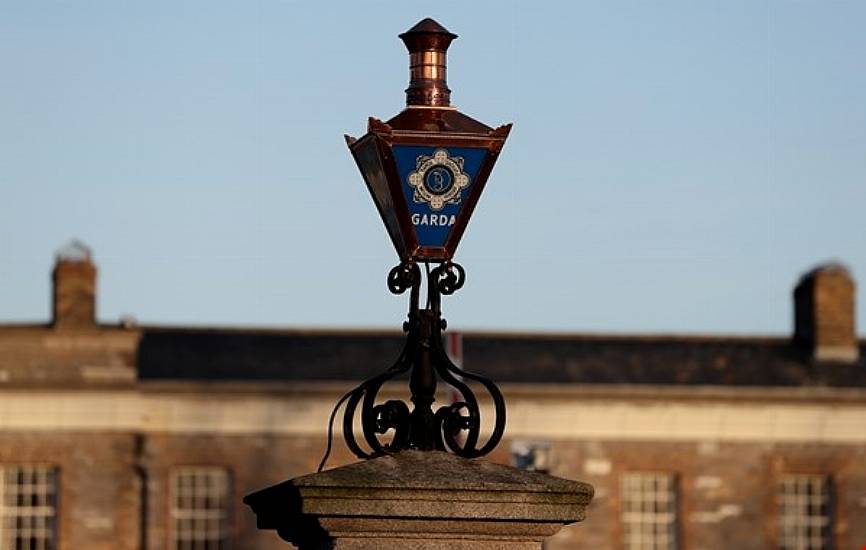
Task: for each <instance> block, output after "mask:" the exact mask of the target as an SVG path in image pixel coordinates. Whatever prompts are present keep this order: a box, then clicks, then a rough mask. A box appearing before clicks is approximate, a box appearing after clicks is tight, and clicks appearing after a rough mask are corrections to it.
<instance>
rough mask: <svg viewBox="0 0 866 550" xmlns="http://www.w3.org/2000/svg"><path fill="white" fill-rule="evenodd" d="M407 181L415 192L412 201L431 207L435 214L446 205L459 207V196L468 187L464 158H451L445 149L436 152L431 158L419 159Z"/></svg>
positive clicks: (421, 156) (423, 157) (422, 157)
mask: <svg viewBox="0 0 866 550" xmlns="http://www.w3.org/2000/svg"><path fill="white" fill-rule="evenodd" d="M408 181H409V185H410V186H411V187H412V188H413V189H414V190H415V193H414V195H413V197H412V198H413V200H414V201H415V202H419V203H425V202H426V203H428V204H429V205H430V209H431V210H434V211H435V210H442V208H444V207H445V205H446V204H460V192H461V191H463V189H465V188H466V187H468V186H469V176H467V175H466V173H465V172H463V157H450V156H448V151H446V150H445V149H436V150H435V151H433V154H432V155H430V156H427V155H419V156H418V160H417V162H416V164H415V171H414V172H411V173H410V174H409V178H408Z"/></svg>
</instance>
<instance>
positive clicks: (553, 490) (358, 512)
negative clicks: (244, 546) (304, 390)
mask: <svg viewBox="0 0 866 550" xmlns="http://www.w3.org/2000/svg"><path fill="white" fill-rule="evenodd" d="M592 495H593V489H592V486H590V485H588V484H586V483H581V482H577V481H569V480H566V479H561V478H557V477H553V476H549V475H545V474H541V473H537V472H527V471H523V470H518V469H516V468H511V467H508V466H502V465H499V464H493V463H490V462H487V461H485V460H482V459H474V460H469V459H465V458H460V457H458V456H455V455H452V454H448V453H443V452H438V451H403V452H401V453H398V454H394V455H388V456H382V457H379V458H374V459H371V460H366V461H363V462H358V463H355V464H351V465H348V466H344V467H341V468H336V469H333V470H328V471H325V472H322V473H319V474H311V475H306V476H302V477H298V478H295V479H291V480H289V481H286V482H283V483H280V484H279V485H274V486H272V487H268V488H267V489H263V490H261V491H258V492H256V493H253V494H250V495H248V496H247V497H246V498H245V499H244V502H245V503H246V504H248V505H249V506H250V507H251V508H252V509H253V512H255V514H256V516H257V520H258V527H259V528H260V529H274V530H276V531H277V533H279V535H280V537H282V538H283V539H284V540H286V541H288V542H291V543H293V544H295V545H297V546H298V547H299V548H301V550H320V549H330V550H397V549H410V548H411V549H413V550H415V549H423V550H446V549H447V550H469V549H480V550H540V549H541V547H542V541H543V540H544V539H545V538H547V537H549V536H551V535H553V534H554V533H556V532H557V531H559V530H560V529H561V528H562V527H563V526H564V525H566V524H569V523H573V522H576V521H581V520H583V519H584V517H585V513H586V507H587V505H588V504H589V502H590V500H591V499H592Z"/></svg>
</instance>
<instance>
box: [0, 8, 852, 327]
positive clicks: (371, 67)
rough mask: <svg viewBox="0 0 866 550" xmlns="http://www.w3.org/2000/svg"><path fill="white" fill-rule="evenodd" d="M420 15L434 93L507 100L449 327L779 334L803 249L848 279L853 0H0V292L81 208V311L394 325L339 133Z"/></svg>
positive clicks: (396, 98) (397, 303)
mask: <svg viewBox="0 0 866 550" xmlns="http://www.w3.org/2000/svg"><path fill="white" fill-rule="evenodd" d="M426 16H432V17H434V18H435V19H437V20H438V21H439V22H440V23H442V24H443V25H444V26H446V27H447V28H448V29H450V30H451V31H453V32H455V33H457V34H459V35H460V38H459V39H458V40H457V41H455V42H454V44H453V45H452V47H451V50H450V55H449V84H450V87H451V88H452V90H453V94H452V100H453V102H454V103H455V104H456V105H457V106H458V107H459V108H460V109H461V110H463V111H464V112H466V113H468V114H470V115H472V116H474V117H476V118H478V119H479V120H481V121H483V122H486V123H488V124H490V125H495V124H500V123H503V122H510V121H513V122H514V123H515V128H514V132H513V133H512V137H511V138H510V140H509V143H508V144H507V145H506V148H505V150H504V152H503V155H502V156H501V158H500V161H499V164H498V165H497V167H496V169H495V170H494V173H493V176H492V179H491V181H490V183H489V184H488V186H487V189H486V192H485V195H484V197H482V200H481V203H480V204H479V207H478V209H477V210H476V214H475V216H474V218H473V220H472V223H471V224H470V227H469V230H468V231H467V233H466V236H465V237H464V240H463V242H462V244H461V247H460V249H459V250H458V254H457V260H458V261H460V262H461V263H462V264H463V265H464V266H465V267H466V268H467V271H468V275H469V282H468V284H467V285H466V287H465V288H464V289H463V290H462V291H461V292H460V293H458V294H457V295H456V296H455V297H453V298H451V299H448V300H447V301H446V303H445V309H446V316H447V317H448V318H449V320H450V321H451V326H453V327H459V328H483V329H505V330H522V329H530V330H555V331H593V332H608V331H614V332H653V333H657V332H684V333H695V332H698V333H707V332H712V333H716V332H721V333H770V334H787V333H789V332H790V327H791V304H790V292H791V289H792V287H793V285H794V284H795V283H796V280H797V278H798V277H799V275H800V274H801V273H802V272H803V271H804V270H806V269H809V268H811V267H813V266H814V265H815V264H816V263H819V262H822V261H827V260H840V261H842V262H844V263H845V264H847V265H848V266H849V267H850V268H851V270H852V271H853V273H854V275H855V276H856V277H858V278H859V280H860V282H861V286H862V287H866V32H864V22H866V2H859V1H852V2H837V1H827V2H818V1H809V2H781V1H780V2H760V1H754V0H749V1H742V2H741V1H728V2H709V1H707V2H694V1H681V2H643V1H632V2H606V1H605V2H601V1H600V2H592V3H589V2H561V3H552V2H528V1H519V2H495V3H494V2H489V3H488V2H465V1H464V2H423V3H421V2H347V3H344V4H337V3H325V2H307V1H305V2H289V1H285V2H220V1H214V0H209V1H206V2H205V1H202V2H159V1H148V2H117V1H113V0H112V1H104V2H72V1H66V2H41V1H33V2H4V3H2V4H0V67H2V76H0V78H2V85H0V320H2V321H4V322H8V321H32V320H45V319H47V318H48V316H49V271H50V268H51V264H52V261H53V253H54V251H55V250H57V249H58V248H59V247H60V246H61V245H62V244H64V243H65V242H66V241H68V240H69V239H70V238H73V237H77V238H79V239H82V240H83V241H85V242H86V243H87V244H89V245H90V246H91V247H92V248H93V250H94V254H95V259H96V261H97V262H98V264H99V267H100V281H99V284H100V290H99V317H100V318H101V319H102V320H104V321H112V320H115V319H117V318H118V317H119V316H120V315H122V314H126V313H129V314H132V315H134V316H135V317H136V318H138V319H139V321H140V322H143V323H166V324H196V325H210V324H220V325H248V326H298V325H303V326H358V327H368V326H376V327H398V326H399V324H400V322H401V320H402V317H403V315H404V311H405V307H406V306H405V297H394V296H392V295H390V294H389V293H388V292H387V290H386V288H385V284H384V281H385V274H386V273H387V270H388V269H389V268H390V267H391V266H392V265H394V264H395V263H396V261H397V258H396V256H395V253H394V252H393V250H392V249H391V245H390V243H389V241H388V239H387V237H386V235H385V231H384V229H383V227H382V225H381V222H380V221H379V219H378V218H377V215H376V212H375V209H374V207H373V205H372V203H371V201H370V199H369V196H368V194H367V191H366V190H365V189H364V186H363V183H362V180H361V178H360V176H359V175H358V173H357V170H356V167H355V165H354V162H353V161H352V159H351V157H350V155H349V153H348V151H347V150H346V147H345V143H344V142H343V138H342V135H343V133H351V134H353V135H356V136H358V135H360V134H362V133H363V132H364V129H365V121H366V118H367V116H369V115H375V116H378V117H380V118H389V117H390V116H392V115H394V114H396V113H397V112H399V111H400V110H401V109H402V106H403V103H404V95H403V90H404V88H405V86H406V83H407V80H408V69H407V64H408V63H407V61H408V59H407V56H406V53H405V50H404V47H403V45H402V43H401V42H400V41H399V40H398V39H397V37H396V35H397V34H398V33H400V32H403V31H405V30H407V29H408V28H409V27H411V26H412V25H413V24H414V23H415V22H417V21H418V20H419V19H421V18H423V17H426ZM858 306H859V307H858V310H859V311H860V312H861V315H860V317H861V318H866V317H864V315H866V288H861V292H860V296H859V300H858ZM864 325H866V323H861V328H860V332H861V333H862V332H864Z"/></svg>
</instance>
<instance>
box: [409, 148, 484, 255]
mask: <svg viewBox="0 0 866 550" xmlns="http://www.w3.org/2000/svg"><path fill="white" fill-rule="evenodd" d="M486 156H487V150H486V149H479V148H466V147H418V146H408V145H397V146H394V159H395V161H396V162H397V173H399V174H400V181H401V182H402V183H403V194H404V196H405V197H406V202H407V204H408V205H409V214H410V216H411V217H412V224H413V225H414V226H415V233H416V234H417V235H418V244H420V245H421V246H445V241H446V240H447V239H448V235H449V233H451V228H452V227H453V226H454V223H455V221H456V220H457V215H458V214H459V213H460V209H461V208H463V205H464V204H466V198H467V197H468V196H469V192H470V190H471V189H472V188H473V185H474V184H475V178H476V177H477V176H478V172H479V170H480V169H481V164H482V163H483V162H484V158H485V157H486Z"/></svg>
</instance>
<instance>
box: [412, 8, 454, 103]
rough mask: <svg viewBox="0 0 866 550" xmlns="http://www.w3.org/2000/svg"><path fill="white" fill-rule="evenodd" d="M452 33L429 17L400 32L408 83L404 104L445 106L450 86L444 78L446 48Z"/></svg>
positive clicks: (449, 93) (452, 35) (452, 38)
mask: <svg viewBox="0 0 866 550" xmlns="http://www.w3.org/2000/svg"><path fill="white" fill-rule="evenodd" d="M455 38H457V35H456V34H453V33H451V32H448V29H446V28H445V27H443V26H442V25H440V24H439V23H437V22H436V21H434V20H432V19H430V18H429V17H428V18H426V19H423V20H421V21H419V22H418V24H417V25H415V26H414V27H412V28H411V29H409V30H408V31H406V32H404V33H403V34H401V35H400V39H401V40H403V43H404V44H406V48H407V49H408V50H409V87H408V88H406V105H408V106H410V107H412V106H425V107H448V106H449V105H451V90H449V89H448V84H447V82H446V80H447V79H446V64H447V61H446V53H445V52H446V51H447V50H448V46H449V45H450V44H451V41H452V40H454V39H455Z"/></svg>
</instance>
